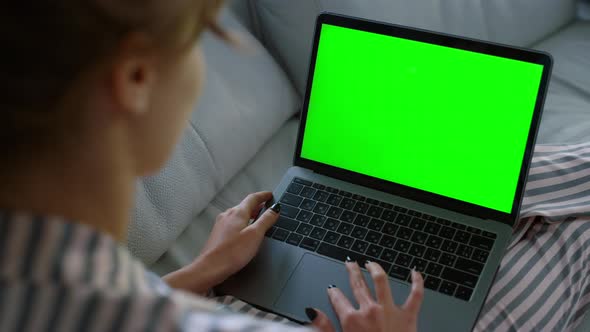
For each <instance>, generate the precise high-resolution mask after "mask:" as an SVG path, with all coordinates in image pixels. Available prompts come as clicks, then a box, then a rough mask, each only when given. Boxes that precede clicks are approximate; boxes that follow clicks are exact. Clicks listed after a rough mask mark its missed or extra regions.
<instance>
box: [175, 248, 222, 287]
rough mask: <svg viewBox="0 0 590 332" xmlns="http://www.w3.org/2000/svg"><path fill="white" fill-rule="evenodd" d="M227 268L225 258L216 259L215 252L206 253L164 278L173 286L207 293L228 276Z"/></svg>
mask: <svg viewBox="0 0 590 332" xmlns="http://www.w3.org/2000/svg"><path fill="white" fill-rule="evenodd" d="M227 270H228V269H227V268H226V267H225V266H224V260H223V259H216V257H215V254H214V253H205V254H201V255H199V256H198V257H197V258H196V259H195V260H194V261H193V262H192V263H190V264H189V265H187V266H184V267H182V268H181V269H179V270H177V271H174V272H172V273H170V274H167V275H166V276H164V278H163V279H164V281H166V283H168V285H170V287H172V288H176V289H183V290H187V291H190V292H192V293H195V294H200V295H206V294H207V292H208V291H209V290H210V289H211V288H213V287H215V286H217V285H218V284H220V283H222V282H223V281H224V280H225V279H226V278H227V277H228V276H227V272H226V271H227Z"/></svg>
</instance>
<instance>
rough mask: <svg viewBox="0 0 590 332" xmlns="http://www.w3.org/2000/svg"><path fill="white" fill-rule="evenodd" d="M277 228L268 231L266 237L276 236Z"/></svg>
mask: <svg viewBox="0 0 590 332" xmlns="http://www.w3.org/2000/svg"><path fill="white" fill-rule="evenodd" d="M276 230H277V229H276V227H271V228H269V229H268V231H266V233H264V236H266V237H272V235H273V234H274V232H275V231H276Z"/></svg>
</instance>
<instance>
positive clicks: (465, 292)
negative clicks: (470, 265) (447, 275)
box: [455, 286, 473, 301]
mask: <svg viewBox="0 0 590 332" xmlns="http://www.w3.org/2000/svg"><path fill="white" fill-rule="evenodd" d="M471 294H473V289H471V288H467V287H463V286H459V288H458V289H457V291H456V292H455V297H456V298H458V299H461V300H465V301H469V300H470V299H471Z"/></svg>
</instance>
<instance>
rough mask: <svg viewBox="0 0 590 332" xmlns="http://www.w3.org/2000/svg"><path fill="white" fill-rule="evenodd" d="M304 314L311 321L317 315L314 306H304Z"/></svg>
mask: <svg viewBox="0 0 590 332" xmlns="http://www.w3.org/2000/svg"><path fill="white" fill-rule="evenodd" d="M305 315H307V318H309V320H310V321H312V322H313V320H314V319H316V317H317V316H318V312H317V311H315V309H314V308H309V307H308V308H305Z"/></svg>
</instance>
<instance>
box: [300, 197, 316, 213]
mask: <svg viewBox="0 0 590 332" xmlns="http://www.w3.org/2000/svg"><path fill="white" fill-rule="evenodd" d="M299 207H300V208H302V209H304V210H307V211H311V210H313V208H314V207H315V202H314V201H312V200H311V199H305V200H303V203H301V206H299Z"/></svg>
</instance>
